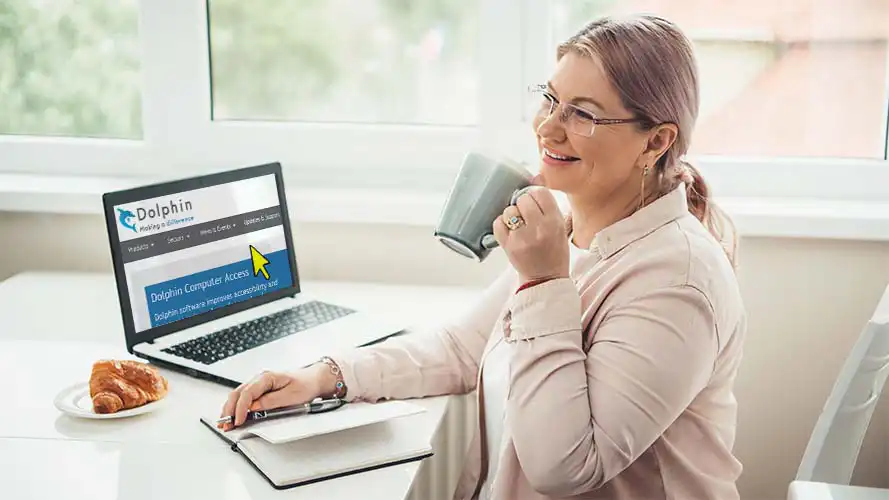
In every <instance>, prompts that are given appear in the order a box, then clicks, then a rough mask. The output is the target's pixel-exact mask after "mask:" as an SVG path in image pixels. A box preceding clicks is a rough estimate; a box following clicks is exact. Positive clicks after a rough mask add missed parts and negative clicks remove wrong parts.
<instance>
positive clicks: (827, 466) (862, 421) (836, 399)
mask: <svg viewBox="0 0 889 500" xmlns="http://www.w3.org/2000/svg"><path fill="white" fill-rule="evenodd" d="M887 376H889V287H887V288H886V289H885V290H884V292H883V296H882V298H881V299H880V301H879V304H878V305H877V307H876V309H875V310H874V313H873V315H872V316H871V318H870V320H869V321H868V322H867V324H866V325H865V326H864V328H863V329H862V331H861V334H860V335H859V337H858V340H857V341H856V342H855V345H854V346H853V347H852V350H851V352H850V353H849V355H848V357H847V358H846V362H845V363H844V364H843V367H842V369H841V370H840V373H839V376H837V380H836V382H835V383H834V386H833V389H832V390H831V392H830V396H829V397H828V398H827V402H826V403H825V404H824V408H823V409H822V411H821V416H820V417H819V418H818V421H817V422H816V424H815V428H814V429H813V431H812V435H811V438H810V439H809V444H808V446H807V447H806V451H805V452H804V453H803V458H802V461H801V463H800V467H799V469H798V471H797V474H796V479H797V480H800V481H815V482H825V483H833V484H841V485H848V484H849V483H850V482H851V480H852V473H853V472H854V470H855V463H856V462H857V460H858V453H859V452H860V450H861V444H862V442H863V441H864V436H865V434H866V432H867V427H868V425H870V420H871V417H872V416H873V413H874V409H875V407H876V404H877V401H878V400H879V399H880V393H881V392H882V391H883V387H884V386H885V384H886V377H887Z"/></svg>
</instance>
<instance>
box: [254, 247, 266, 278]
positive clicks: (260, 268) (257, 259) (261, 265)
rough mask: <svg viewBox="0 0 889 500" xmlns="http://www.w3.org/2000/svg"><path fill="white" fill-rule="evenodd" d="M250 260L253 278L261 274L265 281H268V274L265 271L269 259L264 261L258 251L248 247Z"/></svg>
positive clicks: (263, 256) (263, 257)
mask: <svg viewBox="0 0 889 500" xmlns="http://www.w3.org/2000/svg"><path fill="white" fill-rule="evenodd" d="M250 260H251V261H253V276H258V275H259V273H262V275H263V276H264V277H265V279H269V272H268V271H266V269H265V266H267V265H268V263H269V259H266V258H265V255H263V254H261V253H259V250H257V249H256V247H254V246H253V245H250Z"/></svg>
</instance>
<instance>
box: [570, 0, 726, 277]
mask: <svg viewBox="0 0 889 500" xmlns="http://www.w3.org/2000/svg"><path fill="white" fill-rule="evenodd" d="M569 51H573V52H575V53H578V54H581V55H584V56H587V57H592V56H596V57H598V59H599V60H600V61H601V63H602V67H603V69H604V71H605V73H606V75H607V76H608V78H609V79H610V81H611V84H612V86H613V87H614V88H616V89H617V91H618V93H619V95H620V99H621V102H622V103H623V105H624V107H625V108H626V109H627V110H628V111H630V112H631V113H632V114H633V115H634V116H635V117H637V118H639V119H640V122H639V124H638V126H639V127H641V128H642V129H644V130H649V129H651V128H653V127H655V126H657V125H659V124H662V123H673V124H675V125H676V127H677V128H678V134H677V136H676V140H675V142H674V143H673V144H672V145H671V146H670V148H669V149H667V151H666V152H665V153H664V154H663V155H662V156H661V157H660V158H659V159H658V161H657V163H656V164H655V166H654V169H655V173H656V174H657V176H658V177H657V178H658V179H659V180H660V182H661V189H662V190H669V189H672V188H675V187H676V186H677V185H678V184H679V182H685V187H686V197H687V200H688V208H689V212H691V213H692V214H694V216H695V217H697V218H698V219H699V220H700V221H701V223H703V224H704V226H705V227H706V228H707V229H708V230H709V231H710V233H711V234H712V235H713V236H714V237H715V238H716V240H717V241H719V242H720V244H722V246H723V248H724V249H725V252H726V255H727V256H728V258H729V261H730V262H731V263H732V266H735V264H736V253H737V235H736V233H735V230H734V225H733V224H732V221H731V219H730V218H729V217H728V216H727V215H726V214H725V213H724V212H722V211H721V210H720V209H719V208H718V207H717V206H716V205H715V204H714V203H713V202H712V201H711V200H710V188H709V187H708V186H707V183H706V182H705V181H704V178H703V177H702V176H701V173H700V172H699V171H698V170H697V169H696V168H695V167H693V166H692V165H691V164H689V163H688V162H686V161H685V160H683V156H684V155H685V153H686V152H687V151H688V148H689V145H690V140H691V135H692V131H693V130H694V126H695V120H697V116H698V101H699V98H700V97H699V90H698V73H697V66H696V62H695V56H694V51H693V49H692V44H691V42H690V41H689V40H688V38H686V36H685V35H684V34H683V33H682V31H681V30H680V29H679V28H678V27H677V26H675V25H674V24H673V23H671V22H670V21H668V20H666V19H664V18H661V17H658V16H652V15H634V16H627V17H620V18H615V17H603V18H599V19H597V20H595V21H593V22H591V23H589V24H587V25H586V26H584V27H583V28H582V29H581V30H580V31H579V32H577V34H575V35H574V36H572V37H571V38H569V39H568V40H566V41H565V42H563V43H562V44H560V45H559V47H558V50H557V58H558V59H561V58H562V56H564V55H565V54H566V53H567V52H569Z"/></svg>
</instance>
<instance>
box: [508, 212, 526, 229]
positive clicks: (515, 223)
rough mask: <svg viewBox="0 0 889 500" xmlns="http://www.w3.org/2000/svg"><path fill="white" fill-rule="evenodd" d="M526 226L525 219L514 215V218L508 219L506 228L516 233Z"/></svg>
mask: <svg viewBox="0 0 889 500" xmlns="http://www.w3.org/2000/svg"><path fill="white" fill-rule="evenodd" d="M524 225H525V219H523V218H521V217H520V216H518V215H513V216H512V217H510V218H508V219H506V227H507V228H509V230H510V231H515V230H516V229H518V228H520V227H522V226H524Z"/></svg>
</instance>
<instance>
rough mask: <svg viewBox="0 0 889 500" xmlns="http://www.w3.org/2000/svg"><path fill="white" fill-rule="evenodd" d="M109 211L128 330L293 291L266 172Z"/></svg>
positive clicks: (273, 186) (273, 184)
mask: <svg viewBox="0 0 889 500" xmlns="http://www.w3.org/2000/svg"><path fill="white" fill-rule="evenodd" d="M284 206H285V207H286V203H285V204H284ZM112 208H113V214H114V217H115V218H116V229H117V231H116V233H117V245H119V249H118V252H119V254H118V255H119V263H120V264H122V268H123V269H122V270H123V275H124V276H125V281H126V290H127V293H128V295H129V308H130V311H131V313H132V323H133V327H134V330H135V332H142V331H145V330H149V329H152V328H155V327H158V326H162V325H169V324H171V323H175V322H177V321H181V320H184V319H186V318H190V317H193V316H196V315H198V314H201V313H205V312H208V311H212V310H214V309H219V308H222V307H225V306H229V305H231V304H237V303H239V302H243V301H246V300H248V299H251V298H254V297H260V296H262V295H265V294H268V293H271V292H274V291H275V290H281V289H285V288H289V287H291V286H292V285H293V276H294V273H293V272H292V270H291V267H290V263H291V262H292V259H291V256H290V255H289V254H288V252H289V249H288V238H286V237H285V225H284V221H283V218H284V216H285V215H286V214H283V213H282V203H281V200H280V198H279V189H278V184H277V179H276V175H275V174H274V173H266V174H264V175H259V176H256V177H250V178H244V179H237V180H233V181H230V182H224V183H218V184H215V185H210V186H205V187H199V188H196V189H190V190H183V191H179V192H170V193H169V194H164V195H162V196H155V197H151V198H147V199H142V200H135V201H128V202H127V203H121V204H116V205H113V206H112ZM109 217H110V214H109ZM112 244H114V241H112Z"/></svg>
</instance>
